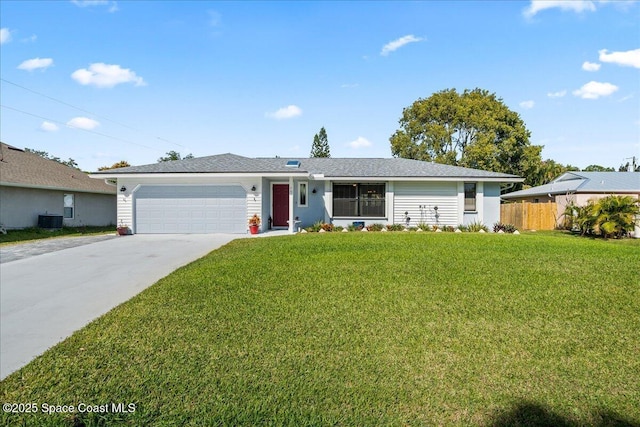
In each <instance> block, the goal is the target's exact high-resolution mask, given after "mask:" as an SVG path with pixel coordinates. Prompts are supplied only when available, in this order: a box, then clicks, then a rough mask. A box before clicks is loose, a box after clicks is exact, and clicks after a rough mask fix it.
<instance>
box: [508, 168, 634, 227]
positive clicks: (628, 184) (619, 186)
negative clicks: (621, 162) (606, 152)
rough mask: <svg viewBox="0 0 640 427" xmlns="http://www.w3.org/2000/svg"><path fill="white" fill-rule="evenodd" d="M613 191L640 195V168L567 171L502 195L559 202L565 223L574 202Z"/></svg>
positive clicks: (558, 216)
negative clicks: (538, 183)
mask: <svg viewBox="0 0 640 427" xmlns="http://www.w3.org/2000/svg"><path fill="white" fill-rule="evenodd" d="M612 194H615V195H622V196H632V197H634V198H638V199H640V172H565V173H564V174H562V175H560V176H559V177H558V178H556V179H554V180H553V181H551V182H550V183H549V184H545V185H540V186H537V187H531V188H527V189H526V190H520V191H514V192H513V193H508V194H504V195H503V196H502V198H503V199H504V200H506V201H513V202H530V203H547V202H555V203H556V204H557V213H556V221H557V223H558V225H561V224H562V222H563V218H562V215H563V213H564V211H565V208H566V207H567V205H569V204H570V203H573V204H575V205H578V206H583V205H585V204H586V203H587V202H588V201H589V200H591V199H599V198H602V197H606V196H609V195H612Z"/></svg>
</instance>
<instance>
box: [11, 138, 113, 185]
mask: <svg viewBox="0 0 640 427" xmlns="http://www.w3.org/2000/svg"><path fill="white" fill-rule="evenodd" d="M0 153H1V155H2V159H1V161H0V183H2V184H3V185H8V186H15V187H29V188H51V189H56V190H68V191H80V192H86V193H102V194H113V195H114V196H115V194H116V187H115V186H112V185H107V184H105V182H104V181H103V180H97V179H91V178H90V177H89V175H87V174H86V173H84V172H82V171H81V170H78V169H73V168H70V167H69V166H66V165H63V164H61V163H58V162H56V161H53V160H48V159H45V158H43V157H40V156H39V155H37V154H34V153H28V152H25V151H23V150H21V149H19V148H16V147H12V146H10V145H7V144H4V143H1V146H0Z"/></svg>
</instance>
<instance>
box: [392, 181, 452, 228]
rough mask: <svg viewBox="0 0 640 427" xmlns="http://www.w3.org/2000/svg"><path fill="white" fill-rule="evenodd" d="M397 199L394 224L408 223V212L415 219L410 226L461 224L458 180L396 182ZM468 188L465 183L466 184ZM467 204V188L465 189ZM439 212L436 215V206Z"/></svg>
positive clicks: (412, 219) (395, 201)
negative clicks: (406, 218)
mask: <svg viewBox="0 0 640 427" xmlns="http://www.w3.org/2000/svg"><path fill="white" fill-rule="evenodd" d="M393 188H394V198H393V217H392V219H393V221H392V222H393V223H394V224H404V223H405V212H408V216H409V217H410V218H411V221H410V225H411V226H416V225H418V224H420V223H426V224H429V225H435V224H440V225H451V226H457V225H458V224H460V218H459V213H460V212H461V208H460V206H459V204H460V203H459V197H458V183H456V182H395V183H394V186H393ZM463 190H464V186H463ZM462 197H463V200H462V202H463V206H464V191H463V195H462ZM436 206H437V207H438V209H437V215H438V217H437V218H436V209H434V208H435V207H436Z"/></svg>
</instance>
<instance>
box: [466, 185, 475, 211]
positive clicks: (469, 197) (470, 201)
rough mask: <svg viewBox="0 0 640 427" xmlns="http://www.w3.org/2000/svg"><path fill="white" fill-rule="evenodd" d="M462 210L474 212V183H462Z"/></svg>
mask: <svg viewBox="0 0 640 427" xmlns="http://www.w3.org/2000/svg"><path fill="white" fill-rule="evenodd" d="M464 210H465V212H469V211H472V212H473V211H475V210H476V183H475V182H465V183H464Z"/></svg>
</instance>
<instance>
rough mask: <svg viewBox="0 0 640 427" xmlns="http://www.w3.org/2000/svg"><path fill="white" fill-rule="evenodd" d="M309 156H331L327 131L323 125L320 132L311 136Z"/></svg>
mask: <svg viewBox="0 0 640 427" xmlns="http://www.w3.org/2000/svg"><path fill="white" fill-rule="evenodd" d="M309 157H331V153H330V148H329V141H328V139H327V131H326V130H325V129H324V126H323V127H322V128H321V129H320V132H318V133H316V134H315V136H314V137H313V145H312V146H311V154H310V155H309Z"/></svg>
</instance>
